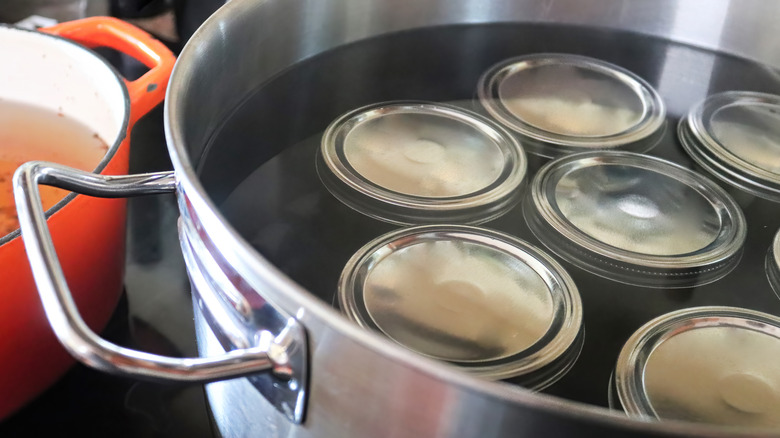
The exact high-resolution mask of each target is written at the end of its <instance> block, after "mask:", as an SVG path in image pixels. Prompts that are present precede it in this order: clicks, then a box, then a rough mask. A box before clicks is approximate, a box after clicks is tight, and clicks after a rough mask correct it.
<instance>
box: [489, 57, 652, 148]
mask: <svg viewBox="0 0 780 438" xmlns="http://www.w3.org/2000/svg"><path fill="white" fill-rule="evenodd" d="M477 94H478V96H479V99H480V101H481V103H482V106H484V107H485V109H486V110H487V111H488V113H490V115H491V116H493V117H494V118H495V119H496V120H498V121H499V122H501V123H502V124H503V125H505V126H507V127H508V128H510V129H512V130H513V131H515V132H516V133H518V134H519V135H520V136H522V138H523V140H528V141H524V145H525V147H526V149H527V150H528V152H530V153H533V154H537V155H541V156H544V157H555V156H559V155H563V154H567V153H573V152H583V151H588V150H594V149H616V148H620V149H624V150H633V151H636V152H643V151H647V150H649V149H650V148H651V147H653V146H654V145H655V144H656V143H657V141H658V140H659V139H660V137H661V135H662V134H663V131H664V127H665V117H666V110H665V107H664V104H663V101H662V100H661V97H660V96H659V95H658V93H657V92H656V91H655V90H654V89H653V88H652V87H651V86H650V85H649V84H648V83H647V82H645V81H644V80H643V79H642V78H640V77H639V76H637V75H635V74H634V73H632V72H630V71H628V70H626V69H624V68H622V67H618V66H617V65H614V64H610V63H608V62H604V61H601V60H598V59H593V58H588V57H584V56H577V55H567V54H536V55H528V56H520V57H516V58H511V59H508V60H505V61H502V62H500V63H498V64H496V65H494V66H493V67H491V68H490V69H488V70H487V71H486V72H485V73H484V74H483V75H482V77H481V78H480V80H479V85H478V87H477Z"/></svg>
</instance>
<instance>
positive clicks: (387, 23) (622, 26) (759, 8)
mask: <svg viewBox="0 0 780 438" xmlns="http://www.w3.org/2000/svg"><path fill="white" fill-rule="evenodd" d="M779 9H780V5H778V4H776V3H773V2H768V1H758V0H752V1H739V2H737V1H728V0H720V1H711V0H701V1H687V2H677V1H672V0H668V1H666V0H665V1H653V2H647V1H641V0H640V1H637V0H613V1H606V0H605V1H601V0H589V1H582V0H554V1H547V2H535V1H501V0H496V1H491V2H485V1H472V0H456V1H450V0H448V1H436V0H431V1H402V2H398V1H394V2H390V1H384V0H367V1H361V2H352V1H347V0H331V1H327V2H322V1H311V2H309V1H305V0H285V1H275V0H268V1H247V0H245V1H233V2H230V3H228V4H227V5H226V6H224V7H223V8H222V9H221V10H219V11H218V12H217V13H216V14H215V15H214V16H212V17H211V18H210V19H209V20H208V21H207V22H206V23H205V24H204V25H203V26H202V27H201V28H200V29H199V30H198V32H196V34H195V35H194V36H193V37H192V39H191V40H190V41H189V43H188V45H187V46H186V48H185V49H184V51H183V52H182V54H181V57H180V58H179V61H178V64H177V66H176V68H175V70H174V73H173V76H172V79H171V83H170V87H169V91H168V99H167V102H166V121H165V122H166V134H167V140H168V145H169V149H170V154H171V158H172V161H173V164H174V168H175V171H174V172H173V173H172V174H169V173H163V174H154V175H141V176H130V177H123V178H110V179H108V178H102V177H99V176H95V175H89V174H84V173H73V172H70V171H68V170H67V169H64V168H61V167H58V166H52V165H46V164H42V163H30V164H27V165H25V166H24V167H23V168H22V170H21V171H20V172H18V173H17V177H16V189H17V198H18V199H19V202H18V206H19V215H20V218H21V219H22V220H23V227H22V230H23V233H24V237H25V244H26V247H27V251H28V254H29V255H30V258H31V261H32V266H33V270H34V272H35V275H36V280H37V282H38V286H39V290H40V293H41V296H42V298H43V302H44V305H45V308H46V311H47V314H48V316H49V318H50V321H51V323H52V325H53V327H54V328H55V331H56V332H57V334H58V335H59V337H60V340H61V341H62V342H63V344H64V345H65V346H66V347H67V348H68V349H69V350H70V351H71V353H72V354H74V355H75V356H77V357H78V358H79V359H80V360H82V361H83V362H85V363H87V364H89V365H91V366H93V367H95V368H98V369H101V370H104V371H108V372H112V373H116V374H123V375H129V376H135V377H141V378H152V379H161V380H175V381H191V382H192V381H197V382H208V381H215V380H224V381H222V382H217V383H211V384H209V385H208V386H207V393H208V396H209V401H210V403H211V407H212V409H213V413H214V418H215V419H216V423H217V425H218V427H219V429H220V431H221V432H222V433H223V434H224V435H225V436H288V437H293V436H295V437H307V436H332V437H347V436H354V437H363V436H459V437H472V436H473V437H478V436H528V437H535V436H582V437H584V436H594V437H596V436H598V437H603V436H628V435H630V436H637V437H639V436H729V435H731V434H732V433H733V432H734V431H733V430H726V429H718V428H713V427H709V426H702V425H695V424H690V423H678V422H674V421H669V422H657V423H655V422H654V423H650V422H641V421H636V420H631V419H629V418H627V417H625V416H623V415H620V414H618V413H615V412H611V411H609V410H607V409H604V408H600V407H593V406H588V405H584V404H580V403H574V402H570V401H565V400H562V399H559V398H555V397H551V396H545V395H539V394H534V393H532V392H529V391H527V390H524V389H521V388H518V387H514V386H511V385H507V384H501V383H492V382H486V381H483V380H479V379H477V378H474V377H470V376H468V375H465V374H463V373H461V372H458V371H455V370H453V369H452V368H450V367H447V366H443V365H441V364H440V363H437V362H434V361H432V360H428V359H425V358H423V357H420V356H418V355H416V354H413V353H411V352H409V351H407V350H404V349H402V348H400V347H398V346H397V345H395V344H393V343H391V342H389V341H387V340H386V339H383V338H382V337H380V336H378V335H375V334H373V333H369V332H366V331H364V330H362V329H360V328H359V327H357V326H355V325H354V324H351V323H350V322H348V321H347V320H346V319H345V318H344V317H342V316H341V315H340V314H339V313H338V312H337V311H336V310H334V309H333V308H332V307H331V306H329V305H328V304H327V303H324V302H322V301H321V300H318V299H317V298H315V297H314V296H313V295H312V294H310V293H309V292H308V291H307V290H305V289H303V288H302V287H300V286H299V285H297V284H296V283H295V282H293V281H292V280H290V279H289V278H287V277H286V276H285V275H283V274H282V273H281V272H280V271H279V270H277V268H276V267H275V266H273V265H272V264H271V263H269V262H268V261H267V260H265V259H264V258H263V257H262V256H261V255H260V254H259V253H258V252H257V251H256V250H254V249H253V248H252V246H251V245H250V244H249V243H248V242H247V241H246V240H245V239H244V238H242V237H241V236H240V235H239V233H238V232H237V231H236V229H235V228H234V227H233V226H231V224H230V223H229V222H228V221H227V220H226V219H225V217H224V216H223V215H222V214H221V213H220V211H219V210H218V209H217V206H216V204H215V202H214V200H213V199H212V198H211V197H210V195H209V194H208V193H207V191H206V188H205V187H204V184H203V181H202V178H201V176H200V175H199V173H198V171H196V169H199V168H200V167H201V166H202V165H203V163H202V159H203V157H204V156H205V150H206V147H207V145H208V144H209V138H210V136H211V135H212V134H213V132H214V130H215V129H217V128H218V125H219V124H220V123H221V122H222V121H223V120H224V119H225V117H226V116H227V114H229V113H230V112H231V111H233V109H234V108H236V107H237V106H238V105H239V104H240V103H241V102H242V101H243V99H244V98H245V97H246V96H247V95H248V94H249V93H250V92H252V91H253V90H255V89H256V88H257V87H258V86H260V85H261V84H263V83H264V82H266V81H268V80H269V79H270V78H272V77H273V76H275V75H277V74H279V73H280V72H282V71H284V70H285V69H288V68H289V67H290V66H292V65H293V64H295V63H296V62H298V61H301V60H303V59H306V58H309V57H312V56H315V55H318V54H321V53H323V52H325V51H327V50H329V49H332V48H336V47H339V46H343V45H345V44H348V43H351V42H355V41H359V40H363V39H366V38H369V37H373V36H378V35H382V34H386V33H390V32H397V31H402V30H408V29H415V28H420V27H429V26H436V25H445V24H477V23H499V22H542V23H554V24H569V25H585V26H592V27H601V28H607V29H617V30H628V31H633V32H638V33H641V34H646V35H650V36H657V37H661V38H667V39H671V40H675V41H678V42H682V43H687V44H691V45H695V46H699V47H703V48H707V49H712V50H719V51H722V52H726V53H734V54H738V55H740V56H742V57H745V58H748V59H753V60H757V61H760V62H762V63H764V64H766V65H769V66H771V67H775V68H777V67H780V51H777V50H776V46H777V45H776V41H775V40H776V38H775V35H780V29H779V27H780V25H778V23H777V20H775V17H776V16H777V14H778V13H780V10H779ZM673 104H674V103H672V105H673ZM240 159H241V158H240V157H236V161H239V160H240ZM38 183H44V184H52V185H58V186H62V187H66V188H69V189H73V190H80V191H83V192H85V193H88V194H92V195H98V196H109V197H111V196H130V195H140V194H149V193H160V192H168V191H175V192H176V193H177V196H178V200H179V208H180V212H181V220H180V238H181V243H182V248H183V250H184V254H185V259H186V262H187V266H188V270H189V274H190V278H191V281H192V285H193V301H194V304H195V306H196V307H197V309H198V311H197V312H196V314H197V319H196V326H197V331H198V333H197V336H198V340H199V345H200V347H201V352H202V354H203V356H204V357H203V358H191V359H178V358H166V357H160V356H155V355H150V354H145V353H141V352H135V351H129V350H126V349H123V348H121V347H118V346H115V345H111V344H109V343H107V342H105V341H103V340H100V339H99V338H97V337H96V335H95V334H94V333H92V332H91V331H90V330H89V329H88V328H86V326H85V325H84V324H83V323H82V322H81V320H80V319H79V317H78V316H77V313H76V309H75V306H74V305H73V303H72V301H71V300H70V298H69V292H68V288H67V285H66V284H65V281H64V277H63V276H62V274H61V272H60V269H59V267H58V265H57V262H56V259H55V256H54V254H53V249H52V247H51V245H50V244H49V243H48V240H47V239H48V237H47V231H46V229H45V224H44V222H43V221H42V220H41V219H40V213H41V212H40V211H39V210H40V209H39V208H38V207H37V199H36V191H37V189H36V185H37V184H38ZM586 305H587V304H586ZM224 349H228V350H231V351H230V352H228V353H224ZM243 376H247V378H239V377H243ZM604 391H605V392H606V388H605V389H604ZM741 432H744V433H745V434H746V435H749V434H750V432H749V431H748V432H745V431H741Z"/></svg>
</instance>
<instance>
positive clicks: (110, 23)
mask: <svg viewBox="0 0 780 438" xmlns="http://www.w3.org/2000/svg"><path fill="white" fill-rule="evenodd" d="M39 30H40V31H42V32H46V33H50V34H53V35H59V36H62V37H64V38H67V39H70V40H73V41H75V42H77V43H80V44H83V45H85V46H87V47H90V48H94V47H110V48H112V49H115V50H118V51H119V52H122V53H124V54H126V55H129V56H132V57H133V58H135V59H137V60H138V61H140V62H142V63H143V64H144V65H146V66H147V67H149V71H148V72H146V73H145V74H144V75H143V76H141V77H140V78H138V79H136V80H134V81H128V80H127V79H124V78H123V80H124V81H125V84H126V85H127V91H128V93H129V95H130V126H129V127H130V128H132V126H133V125H134V124H135V122H136V121H137V120H138V119H139V118H141V117H142V116H143V115H144V114H146V113H148V112H149V111H151V110H152V109H153V108H154V107H155V106H157V105H158V104H159V103H160V102H162V101H163V99H165V90H166V89H167V87H168V78H169V77H170V75H171V70H173V65H174V64H175V63H176V57H175V56H173V53H171V51H170V50H168V48H167V47H165V45H163V44H162V43H161V42H159V41H157V40H156V39H154V37H152V36H151V35H149V34H148V33H146V32H144V31H143V30H141V29H139V28H137V27H135V26H133V25H132V24H130V23H127V22H124V21H122V20H118V19H116V18H112V17H90V18H84V19H82V20H74V21H67V22H65V23H60V24H57V25H54V26H51V27H47V28H43V29H39Z"/></svg>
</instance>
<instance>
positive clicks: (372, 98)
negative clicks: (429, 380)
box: [199, 25, 780, 406]
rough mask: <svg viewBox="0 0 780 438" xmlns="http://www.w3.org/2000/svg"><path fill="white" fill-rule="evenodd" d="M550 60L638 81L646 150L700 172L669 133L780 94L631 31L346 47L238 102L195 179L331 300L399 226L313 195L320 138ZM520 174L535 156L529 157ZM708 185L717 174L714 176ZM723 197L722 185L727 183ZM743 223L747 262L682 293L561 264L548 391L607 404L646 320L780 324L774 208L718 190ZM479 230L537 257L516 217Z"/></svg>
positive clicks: (773, 83)
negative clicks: (773, 281)
mask: <svg viewBox="0 0 780 438" xmlns="http://www.w3.org/2000/svg"><path fill="white" fill-rule="evenodd" d="M545 52H560V53H573V54H581V55H585V56H590V57H594V58H598V59H602V60H605V61H607V62H611V63H614V64H617V65H620V66H622V67H624V68H627V69H628V70H631V71H633V72H635V73H637V74H638V75H639V76H641V77H643V78H644V79H645V80H647V81H648V82H649V83H650V84H651V85H652V86H653V87H655V88H656V90H658V92H659V93H660V94H661V96H662V97H663V99H664V102H665V104H666V105H667V118H668V120H667V122H668V128H667V131H666V133H665V135H664V137H663V139H662V140H661V142H660V143H659V145H658V146H656V147H655V148H654V149H652V150H651V151H650V152H649V154H651V155H656V156H659V157H662V158H665V159H669V160H672V161H675V162H677V163H680V164H681V165H683V166H685V167H688V168H691V169H696V170H699V171H700V172H702V173H705V174H706V172H703V171H701V170H700V169H697V168H696V167H695V166H694V164H693V162H692V161H691V160H690V159H689V158H688V157H687V155H686V154H685V152H684V151H683V149H682V148H681V146H680V143H679V142H678V140H677V138H676V136H675V129H674V127H675V126H676V124H677V121H678V120H679V119H680V117H681V116H682V115H684V114H685V113H687V111H688V110H689V109H690V108H691V107H692V106H693V105H694V104H696V103H697V102H698V101H700V100H701V99H703V98H704V97H705V96H707V95H708V94H712V93H716V92H721V91H726V90H751V91H761V92H768V93H774V94H780V75H778V72H776V71H774V70H772V69H770V68H768V67H766V66H762V65H758V64H755V63H752V62H748V61H745V60H742V59H738V58H735V57H731V56H725V55H721V54H717V53H712V52H707V51H703V50H699V49H695V48H691V47H688V46H683V45H678V44H674V43H671V42H668V41H664V40H659V39H652V38H647V37H643V36H638V35H634V34H630V33H615V32H611V31H606V30H598V29H588V28H574V27H553V26H546V25H544V26H542V25H490V26H452V27H441V28H432V29H427V30H420V31H409V32H404V33H399V34H394V35H390V36H386V37H381V38H377V39H372V40H368V41H365V42H360V43H356V44H352V45H349V46H346V47H343V48H340V49H337V50H334V51H331V52H328V53H325V54H322V55H320V56H317V57H315V58H313V59H310V60H307V61H304V62H301V63H300V64H298V65H296V66H294V67H293V68H291V69H289V70H287V71H286V72H285V73H284V74H282V75H280V76H278V77H276V78H274V79H273V80H272V81H270V82H268V83H267V84H265V85H264V86H263V87H261V88H260V89H258V90H257V91H256V92H255V93H253V94H252V95H250V96H248V97H247V99H246V101H245V102H244V103H243V105H242V106H240V107H239V108H237V110H236V111H235V112H234V113H233V115H232V116H231V117H229V118H228V119H227V120H225V122H224V123H223V125H222V127H221V128H220V129H219V130H218V131H217V132H215V134H214V135H213V137H212V141H211V144H210V145H209V148H208V149H207V151H208V152H207V155H206V156H205V157H203V159H201V160H200V163H201V166H200V169H199V171H200V175H201V179H202V181H203V183H204V185H205V187H206V188H207V190H209V192H210V194H211V196H212V197H213V198H214V199H215V200H217V202H218V203H220V205H221V209H222V211H223V213H224V214H225V215H226V217H227V218H228V219H229V220H230V222H231V223H232V224H233V226H235V227H236V229H237V230H238V231H239V232H240V233H241V234H242V235H243V236H244V237H245V238H246V239H247V241H249V242H251V244H252V245H254V246H255V247H256V248H257V250H258V251H259V252H260V253H261V254H263V255H264V256H265V257H266V258H268V259H269V260H270V261H271V262H273V263H274V264H275V265H276V266H278V267H279V268H280V269H281V270H282V271H283V272H285V273H286V274H288V275H289V276H290V277H291V278H292V279H294V280H295V281H297V282H298V283H300V284H301V285H302V286H303V287H305V288H307V289H308V290H309V291H311V292H312V293H313V294H315V295H316V296H318V297H320V298H321V299H322V300H324V301H326V302H328V303H333V302H334V296H335V293H336V285H337V280H338V277H339V275H340V273H341V271H342V269H343V267H344V265H345V264H346V262H347V260H348V259H349V258H350V256H352V254H353V253H355V252H356V251H357V250H358V249H359V248H360V247H362V246H363V245H364V244H365V243H367V242H368V241H370V240H372V239H374V238H375V237H377V236H379V235H381V234H384V233H385V232H387V231H390V230H392V229H395V228H396V227H394V226H392V225H389V224H385V223H382V222H379V221H377V220H374V219H370V218H368V217H366V216H363V215H361V214H360V213H357V212H355V211H353V210H351V209H350V208H348V207H346V206H344V205H343V204H341V203H340V202H339V201H337V200H336V199H335V198H333V197H332V196H331V195H330V194H329V193H328V191H327V190H326V189H325V188H324V187H323V186H322V184H321V182H320V180H319V178H318V176H317V173H316V169H315V153H316V150H317V148H318V147H319V143H320V137H321V134H322V131H323V130H324V129H325V128H326V127H327V126H328V124H329V123H330V122H331V121H333V120H334V119H335V118H337V117H338V116H340V115H341V114H343V113H345V112H347V111H349V110H352V109H355V108H358V107H360V106H363V105H367V104H371V103H375V102H382V101H388V100H399V99H415V100H429V101H438V102H449V103H454V104H456V105H460V106H463V107H466V108H472V109H478V107H479V105H476V104H474V101H473V98H474V96H475V88H476V85H477V81H478V78H479V76H480V75H481V74H482V72H483V71H485V70H486V69H487V68H489V67H490V66H491V65H493V64H494V63H496V62H498V61H501V60H503V59H505V58H509V57H513V56H518V55H524V54H530V53H545ZM529 159H530V161H531V167H530V169H529V172H530V173H529V178H530V177H532V176H533V173H534V171H535V170H536V169H538V166H539V165H541V164H543V163H544V160H541V159H538V158H534V157H533V156H530V155H529ZM711 179H714V178H711ZM724 187H725V186H724ZM727 190H729V191H730V192H731V193H732V194H733V196H734V197H735V198H736V199H737V200H738V202H740V204H741V205H742V208H743V211H744V213H745V215H746V217H747V219H748V236H747V241H746V244H745V253H744V256H743V258H742V261H741V263H740V264H739V266H738V267H737V268H736V269H735V270H734V271H733V272H732V273H731V274H729V275H728V276H726V277H725V278H723V279H721V280H719V281H717V282H715V283H713V284H709V285H706V286H701V287H697V288H691V289H684V290H679V289H678V290H659V289H649V288H641V287H633V286H627V285H623V284H620V283H616V282H613V281H610V280H606V279H603V278H600V277H597V276H595V275H593V274H590V273H588V272H586V271H583V270H581V269H578V268H575V267H574V266H571V265H569V264H567V263H565V262H563V261H561V260H559V261H561V262H562V264H563V265H564V266H565V267H566V269H567V270H568V272H569V273H570V274H571V275H572V277H573V278H574V280H575V282H576V284H577V286H578V287H579V290H580V294H581V295H582V301H583V307H584V319H583V323H584V326H585V343H584V347H583V351H582V354H581V356H580V358H579V359H578V360H577V362H576V363H575V365H574V367H573V368H572V370H571V371H570V372H569V373H568V374H567V375H566V376H565V377H564V378H563V379H562V380H560V381H559V382H558V383H556V384H555V385H554V386H553V387H551V388H550V389H548V390H547V392H550V393H553V394H556V395H559V396H562V397H565V398H569V399H573V400H578V401H583V402H587V403H591V404H596V405H601V406H606V405H607V387H608V382H609V376H610V373H611V371H612V369H613V367H614V365H615V361H616V359H617V356H618V353H619V351H620V349H621V347H622V346H623V344H624V343H625V341H626V340H627V339H628V337H629V336H630V335H631V334H632V333H633V332H634V331H635V330H636V329H638V328H639V327H640V326H641V325H643V324H644V323H645V322H647V321H649V320H650V319H652V318H654V317H656V316H658V315H661V314H663V313H666V312H670V311H672V310H676V309H680V308H685V307H692V306H700V305H730V306H739V307H748V308H753V309H758V310H762V311H765V312H768V313H773V314H780V300H778V298H777V297H776V296H775V295H774V294H773V292H772V290H771V288H770V286H769V284H768V282H767V280H766V275H765V272H764V257H765V255H766V251H767V249H768V248H769V246H770V244H771V241H772V237H773V235H774V233H775V232H776V231H777V229H778V227H780V205H778V204H773V203H771V202H769V201H765V200H761V199H758V198H754V197H752V196H750V195H747V194H745V193H742V192H739V191H736V190H733V189H730V188H727ZM484 226H485V227H488V228H494V229H498V230H501V231H505V232H508V233H510V234H513V235H515V236H518V237H519V238H521V239H524V240H527V241H528V242H530V243H532V244H534V245H537V246H538V247H540V248H543V245H542V244H541V243H540V242H539V241H538V240H537V239H536V238H535V237H534V236H533V234H531V233H530V231H529V230H528V228H527V227H526V225H525V221H524V219H523V215H522V212H521V209H520V207H519V206H518V207H516V208H514V209H513V210H511V211H510V212H509V213H507V214H506V215H504V216H502V217H501V218H499V219H497V220H494V221H492V222H489V223H487V224H484Z"/></svg>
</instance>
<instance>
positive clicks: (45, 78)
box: [0, 26, 127, 146]
mask: <svg viewBox="0 0 780 438" xmlns="http://www.w3.org/2000/svg"><path fill="white" fill-rule="evenodd" d="M0 60H2V61H0V99H7V100H11V101H16V102H22V103H26V104H30V105H36V106H39V107H43V108H47V109H50V110H53V111H58V112H61V113H63V114H64V115H66V116H68V117H71V118H73V119H75V120H78V121H79V122H81V123H83V124H84V125H86V126H87V127H89V128H90V129H91V130H93V131H94V132H96V133H97V134H98V135H99V136H100V138H101V139H102V140H103V141H104V142H105V143H106V144H107V145H109V146H112V145H113V144H114V143H115V141H116V139H117V138H118V137H119V135H120V133H121V130H122V126H123V121H124V120H125V115H126V111H127V107H126V105H125V93H124V90H123V83H122V82H121V80H120V79H119V78H118V77H117V75H116V74H115V73H114V71H113V70H112V69H111V68H110V67H109V66H108V65H107V64H106V63H105V62H104V61H103V60H102V59H101V58H100V57H98V56H96V55H95V54H94V53H92V52H90V51H88V50H85V49H84V48H82V47H81V46H77V45H75V44H72V43H70V42H68V41H65V40H62V39H59V38H53V37H51V36H49V35H46V34H42V33H38V32H30V31H25V30H20V29H15V28H11V27H2V26H0Z"/></svg>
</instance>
